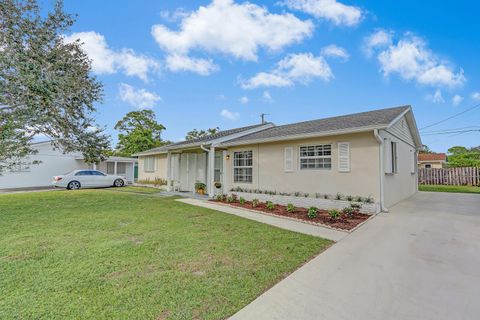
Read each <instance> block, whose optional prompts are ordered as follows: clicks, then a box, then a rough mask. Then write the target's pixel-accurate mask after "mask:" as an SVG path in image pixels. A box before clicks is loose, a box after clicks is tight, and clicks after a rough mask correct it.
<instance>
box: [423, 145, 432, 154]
mask: <svg viewBox="0 0 480 320" xmlns="http://www.w3.org/2000/svg"><path fill="white" fill-rule="evenodd" d="M420 153H434V152H433V151H432V150H430V148H429V147H428V146H427V145H426V144H424V145H423V146H422V150H420Z"/></svg>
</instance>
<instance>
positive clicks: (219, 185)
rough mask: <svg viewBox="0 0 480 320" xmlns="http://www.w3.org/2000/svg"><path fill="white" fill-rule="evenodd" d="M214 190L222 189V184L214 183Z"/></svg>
mask: <svg viewBox="0 0 480 320" xmlns="http://www.w3.org/2000/svg"><path fill="white" fill-rule="evenodd" d="M214 186H215V188H217V189H220V188H221V187H222V184H221V183H220V182H218V181H216V182H215V183H214Z"/></svg>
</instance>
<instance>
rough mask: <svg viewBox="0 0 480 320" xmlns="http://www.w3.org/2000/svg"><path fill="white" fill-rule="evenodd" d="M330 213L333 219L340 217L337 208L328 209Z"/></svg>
mask: <svg viewBox="0 0 480 320" xmlns="http://www.w3.org/2000/svg"><path fill="white" fill-rule="evenodd" d="M328 214H329V215H330V218H332V219H333V220H337V219H338V218H339V217H340V211H338V210H337V209H330V210H328Z"/></svg>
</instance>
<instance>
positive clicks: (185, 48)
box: [152, 0, 314, 70]
mask: <svg viewBox="0 0 480 320" xmlns="http://www.w3.org/2000/svg"><path fill="white" fill-rule="evenodd" d="M313 29H314V26H313V23H312V22H311V21H310V20H306V21H302V20H300V19H298V18H296V17H295V16H294V15H292V14H290V13H284V14H273V13H270V12H269V11H268V10H267V9H266V8H265V7H261V6H258V5H256V4H253V3H249V2H245V3H242V4H237V3H234V1H233V0H214V1H213V2H212V3H211V4H209V5H207V6H201V7H199V8H198V10H196V11H194V12H192V13H190V14H189V15H187V16H185V17H183V18H182V20H181V22H180V28H179V30H178V31H175V30H171V29H169V28H167V27H166V26H165V25H161V24H157V25H154V26H153V27H152V36H153V37H154V39H155V40H156V42H157V43H158V44H159V46H160V47H161V48H162V49H163V50H165V51H166V52H167V53H168V54H169V55H178V56H181V57H186V56H188V55H189V53H190V52H191V51H192V50H204V51H206V52H210V53H222V54H225V55H228V56H233V57H235V58H237V59H242V60H247V61H256V60H257V52H258V50H259V49H260V48H265V49H267V50H279V49H282V48H283V47H285V46H288V45H290V44H292V43H296V42H300V41H302V40H303V39H305V38H306V37H309V36H310V35H311V34H312V32H313ZM172 70H175V69H174V68H173V69H172ZM179 70H182V69H181V68H179ZM184 70H187V69H184ZM194 70H195V69H194Z"/></svg>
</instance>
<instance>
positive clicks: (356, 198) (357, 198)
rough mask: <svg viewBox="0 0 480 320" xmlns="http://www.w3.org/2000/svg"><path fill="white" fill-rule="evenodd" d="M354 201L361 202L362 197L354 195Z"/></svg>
mask: <svg viewBox="0 0 480 320" xmlns="http://www.w3.org/2000/svg"><path fill="white" fill-rule="evenodd" d="M355 201H356V202H362V201H363V198H362V197H360V196H356V197H355Z"/></svg>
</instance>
